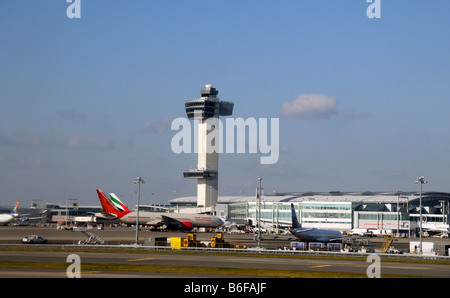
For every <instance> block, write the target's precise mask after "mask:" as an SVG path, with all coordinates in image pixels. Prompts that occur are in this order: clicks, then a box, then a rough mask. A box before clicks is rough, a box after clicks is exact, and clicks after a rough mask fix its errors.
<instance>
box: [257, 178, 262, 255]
mask: <svg viewBox="0 0 450 298" xmlns="http://www.w3.org/2000/svg"><path fill="white" fill-rule="evenodd" d="M261 180H262V178H258V181H259V194H258V199H259V200H258V248H259V247H261Z"/></svg>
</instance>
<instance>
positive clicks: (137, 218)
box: [133, 177, 145, 245]
mask: <svg viewBox="0 0 450 298" xmlns="http://www.w3.org/2000/svg"><path fill="white" fill-rule="evenodd" d="M133 183H134V184H137V185H138V192H137V210H136V211H137V212H136V245H138V239H139V236H138V232H139V201H140V200H141V183H145V181H144V179H142V178H141V177H136V180H134V181H133Z"/></svg>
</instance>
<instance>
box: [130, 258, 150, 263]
mask: <svg viewBox="0 0 450 298" xmlns="http://www.w3.org/2000/svg"><path fill="white" fill-rule="evenodd" d="M154 259H155V258H145V259H132V260H128V262H139V261H148V260H154Z"/></svg>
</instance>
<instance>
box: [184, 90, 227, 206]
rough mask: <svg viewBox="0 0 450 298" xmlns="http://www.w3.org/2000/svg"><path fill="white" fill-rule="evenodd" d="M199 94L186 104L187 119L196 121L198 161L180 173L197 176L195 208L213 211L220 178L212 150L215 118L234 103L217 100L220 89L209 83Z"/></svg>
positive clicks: (216, 130)
mask: <svg viewBox="0 0 450 298" xmlns="http://www.w3.org/2000/svg"><path fill="white" fill-rule="evenodd" d="M200 94H201V97H200V98H197V99H194V100H188V101H186V103H185V107H186V114H187V116H188V118H189V119H191V120H197V121H198V134H197V139H198V146H197V150H198V162H197V169H194V170H185V171H183V175H184V178H191V179H197V207H205V210H206V211H210V212H214V209H215V207H216V205H217V196H218V181H219V179H218V178H219V177H218V176H219V154H218V152H217V150H215V148H219V146H218V143H217V142H219V127H218V125H219V121H217V120H218V119H219V116H229V115H231V114H232V113H233V106H234V104H233V103H232V102H225V101H220V99H219V98H218V97H217V95H218V94H219V91H218V90H217V89H216V88H214V87H213V86H212V85H206V86H205V88H204V89H202V90H201V91H200ZM214 120H216V121H214ZM208 128H209V129H208ZM194 129H195V128H194ZM212 147H214V148H212Z"/></svg>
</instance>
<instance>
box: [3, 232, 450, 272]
mask: <svg viewBox="0 0 450 298" xmlns="http://www.w3.org/2000/svg"><path fill="white" fill-rule="evenodd" d="M92 232H94V233H95V234H96V235H98V236H100V237H101V238H102V239H104V240H105V242H106V244H110V245H117V244H131V243H133V242H134V239H135V231H134V229H133V228H109V227H107V228H105V229H104V230H92ZM31 234H37V235H40V236H42V237H45V238H47V239H48V240H49V244H76V243H78V241H79V240H85V239H86V236H85V235H84V234H83V233H81V232H75V231H70V230H57V229H56V228H38V227H0V243H11V244H19V243H20V239H21V238H22V237H23V236H27V235H31ZM187 234H188V233H186V232H150V231H146V230H142V231H140V232H139V239H140V240H141V241H144V239H145V238H149V237H170V236H175V237H186V235H187ZM195 234H196V235H197V240H200V241H206V240H210V239H211V237H214V236H215V235H216V233H195ZM252 237H253V235H250V234H224V238H225V240H226V241H229V242H233V243H237V244H247V245H249V246H253V247H254V246H256V241H254V240H253V239H252ZM374 240H378V241H379V242H380V243H381V242H382V241H383V238H379V239H375V238H374ZM433 240H434V238H433ZM436 240H440V241H443V242H444V243H449V239H436ZM409 241H410V240H409V239H405V240H401V243H402V244H406V243H407V242H409ZM413 241H414V240H413ZM289 243H290V241H289V240H280V239H273V240H263V241H262V245H263V247H266V248H276V247H277V246H278V247H283V246H289ZM377 243H378V242H377ZM27 247H30V246H29V245H28V246H27ZM31 247H32V246H31ZM77 254H79V255H80V258H81V260H82V262H85V263H99V264H100V263H105V264H152V265H168V266H201V267H208V266H211V267H223V268H226V267H231V268H261V269H267V270H274V269H283V270H311V271H327V272H354V273H363V274H365V273H366V270H367V268H368V266H369V265H370V264H368V263H367V262H366V261H365V260H361V259H359V260H349V259H316V258H284V257H278V256H276V257H270V258H266V257H263V256H261V257H254V256H251V257H249V256H236V255H229V256H226V255H225V256H224V255H220V256H218V255H212V254H207V255H206V254H199V255H197V254H194V255H185V254H161V253H152V252H151V251H149V252H145V254H144V255H143V253H133V252H130V253H117V252H77ZM67 256H68V252H65V251H56V252H55V251H53V252H49V251H28V250H26V251H20V250H14V249H13V250H0V263H1V262H3V261H22V262H44V263H47V262H59V263H65V262H66V258H67ZM449 268H450V265H448V264H432V263H403V262H396V261H389V262H383V264H382V274H394V275H405V274H407V275H412V276H417V277H420V276H429V277H450V269H449ZM36 275H37V276H39V274H38V273H36V271H35V270H24V271H21V270H16V269H0V277H37V276H36ZM47 275H48V276H49V277H59V276H61V275H62V276H61V277H65V272H61V271H59V272H57V271H56V272H55V271H52V270H45V271H42V274H41V275H40V277H44V276H47ZM136 275H137V276H140V277H186V275H185V274H176V273H173V274H159V273H158V274H152V273H145V274H139V273H123V272H88V273H85V276H83V277H89V278H93V277H136ZM190 277H192V276H190ZM196 277H203V276H196ZM209 277H211V276H209ZM214 277H221V276H214Z"/></svg>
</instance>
